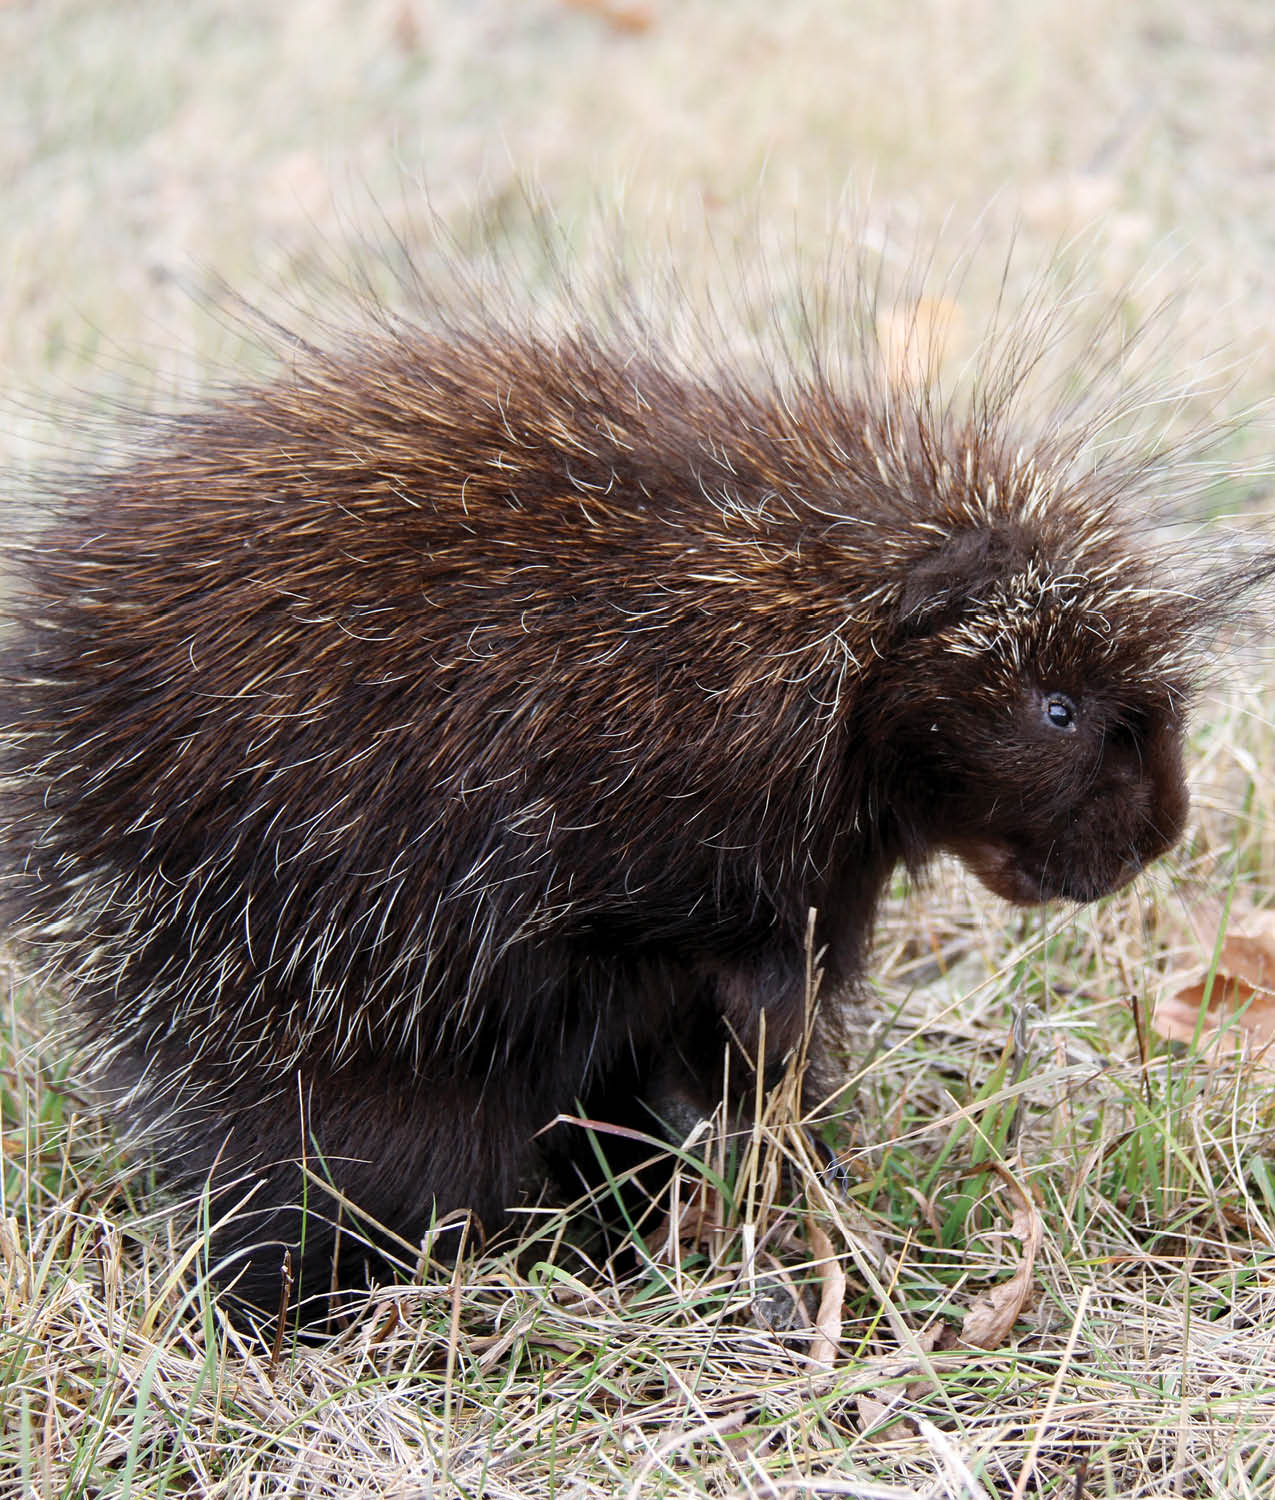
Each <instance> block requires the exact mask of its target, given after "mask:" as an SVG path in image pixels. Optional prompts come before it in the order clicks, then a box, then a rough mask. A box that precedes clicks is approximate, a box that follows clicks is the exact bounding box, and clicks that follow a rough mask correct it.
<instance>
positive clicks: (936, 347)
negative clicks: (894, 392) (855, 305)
mask: <svg viewBox="0 0 1275 1500" xmlns="http://www.w3.org/2000/svg"><path fill="white" fill-rule="evenodd" d="M964 326H965V315H964V314H963V313H962V311H961V309H960V307H959V306H958V305H957V304H956V303H955V302H953V301H952V300H951V298H949V297H918V298H917V299H916V301H915V302H913V303H910V304H908V305H907V306H904V307H897V308H891V309H890V310H889V311H887V312H884V313H882V315H881V316H880V317H879V318H878V319H877V328H876V335H877V344H878V346H879V348H880V350H881V360H882V363H883V364H884V366H885V374H886V379H887V380H888V381H889V382H890V384H891V386H894V387H903V388H904V389H908V388H910V387H914V386H923V385H925V384H927V383H928V382H929V381H930V380H932V379H933V377H934V376H935V375H936V374H937V372H938V371H939V369H940V368H941V367H942V365H943V364H944V363H945V362H946V361H947V360H950V359H951V358H952V357H953V356H954V355H955V354H956V353H958V352H959V349H960V346H961V343H962V339H963V334H964Z"/></svg>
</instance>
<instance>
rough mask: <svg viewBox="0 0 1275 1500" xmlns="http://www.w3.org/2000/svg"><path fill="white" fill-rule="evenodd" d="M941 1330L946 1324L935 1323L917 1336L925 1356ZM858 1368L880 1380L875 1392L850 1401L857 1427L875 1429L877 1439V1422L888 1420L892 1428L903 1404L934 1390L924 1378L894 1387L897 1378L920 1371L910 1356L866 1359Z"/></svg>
mask: <svg viewBox="0 0 1275 1500" xmlns="http://www.w3.org/2000/svg"><path fill="white" fill-rule="evenodd" d="M945 1328H946V1324H941V1323H935V1324H933V1325H932V1326H931V1327H929V1328H927V1329H925V1331H924V1332H922V1333H919V1334H917V1336H916V1342H917V1347H918V1348H919V1349H920V1350H921V1351H922V1352H923V1353H925V1354H929V1353H932V1352H933V1350H934V1349H935V1348H936V1347H937V1346H938V1345H939V1342H940V1340H941V1338H942V1336H943V1333H944V1330H945ZM862 1369H864V1370H867V1369H871V1371H872V1373H874V1374H875V1375H876V1376H877V1378H878V1379H879V1380H880V1381H881V1386H880V1387H879V1388H878V1390H876V1391H860V1392H859V1394H858V1395H857V1396H856V1397H855V1398H854V1403H855V1409H856V1411H857V1412H858V1415H859V1426H860V1428H861V1429H862V1430H863V1431H865V1432H866V1431H867V1429H868V1428H869V1427H876V1428H877V1429H878V1430H877V1434H876V1435H877V1436H878V1437H880V1436H882V1435H883V1434H882V1430H881V1429H880V1427H879V1424H880V1423H883V1422H885V1421H886V1420H887V1419H888V1418H890V1419H892V1420H891V1422H890V1425H893V1423H895V1422H899V1421H902V1420H903V1419H904V1418H905V1417H906V1416H907V1412H906V1411H905V1410H903V1407H904V1403H905V1402H908V1401H917V1400H920V1399H921V1398H922V1397H924V1396H927V1395H931V1394H932V1393H933V1390H934V1382H933V1381H932V1380H931V1379H930V1378H929V1377H928V1376H926V1377H924V1378H922V1379H920V1380H909V1381H908V1382H907V1383H906V1384H895V1382H896V1381H897V1380H898V1378H899V1376H901V1375H911V1374H912V1373H913V1372H914V1371H918V1370H919V1369H920V1365H919V1364H918V1362H917V1360H916V1359H915V1358H914V1357H913V1356H911V1355H900V1356H893V1357H891V1358H888V1359H880V1358H873V1359H867V1360H865V1361H864V1363H863V1366H862ZM887 1382H888V1384H887Z"/></svg>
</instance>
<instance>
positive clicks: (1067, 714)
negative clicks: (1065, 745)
mask: <svg viewBox="0 0 1275 1500" xmlns="http://www.w3.org/2000/svg"><path fill="white" fill-rule="evenodd" d="M1040 708H1041V713H1042V714H1043V716H1044V719H1045V723H1046V724H1048V725H1049V727H1050V728H1051V729H1059V730H1061V731H1062V732H1063V733H1064V734H1074V733H1075V732H1076V705H1075V704H1074V703H1073V702H1072V701H1071V699H1070V698H1069V697H1068V696H1067V695H1066V693H1046V694H1045V695H1044V697H1043V698H1042V699H1041V705H1040Z"/></svg>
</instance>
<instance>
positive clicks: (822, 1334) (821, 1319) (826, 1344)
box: [806, 1223, 846, 1366]
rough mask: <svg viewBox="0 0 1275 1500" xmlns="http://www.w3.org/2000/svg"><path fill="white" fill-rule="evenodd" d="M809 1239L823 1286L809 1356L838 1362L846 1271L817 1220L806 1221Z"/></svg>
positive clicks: (821, 1361) (819, 1362) (820, 1361)
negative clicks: (816, 1222) (821, 1275)
mask: <svg viewBox="0 0 1275 1500" xmlns="http://www.w3.org/2000/svg"><path fill="white" fill-rule="evenodd" d="M806 1239H807V1241H808V1243H809V1245H810V1250H811V1254H812V1255H813V1256H814V1257H815V1264H816V1265H817V1266H818V1267H819V1268H820V1270H821V1271H822V1272H823V1290H822V1291H821V1292H820V1294H819V1311H818V1312H817V1313H816V1314H815V1332H814V1337H813V1338H812V1339H811V1340H810V1358H811V1359H812V1360H814V1362H815V1363H816V1364H817V1365H824V1366H832V1365H834V1364H836V1362H837V1351H838V1349H839V1348H840V1345H841V1322H842V1313H843V1312H844V1310H845V1302H846V1273H845V1270H844V1268H843V1267H842V1264H841V1262H840V1260H838V1259H837V1254H836V1251H835V1250H834V1249H833V1248H832V1241H831V1240H830V1239H829V1238H828V1236H827V1235H826V1234H825V1233H824V1232H823V1230H822V1229H820V1228H819V1226H818V1225H817V1224H813V1223H808V1224H807V1225H806Z"/></svg>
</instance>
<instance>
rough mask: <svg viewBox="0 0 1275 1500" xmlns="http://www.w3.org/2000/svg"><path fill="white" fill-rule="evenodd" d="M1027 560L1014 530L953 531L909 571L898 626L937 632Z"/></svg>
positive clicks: (904, 586)
mask: <svg viewBox="0 0 1275 1500" xmlns="http://www.w3.org/2000/svg"><path fill="white" fill-rule="evenodd" d="M1026 559H1027V549H1026V548H1025V546H1024V544H1023V539H1022V538H1021V536H1019V535H1018V534H1016V533H1015V532H1014V531H1013V530H1012V529H1008V528H1003V527H986V528H981V527H980V528H976V529H970V530H967V531H957V532H954V533H953V534H952V535H951V536H949V537H947V538H945V539H944V540H943V541H942V542H941V543H940V544H939V545H938V546H937V547H935V548H933V549H932V550H931V551H929V552H924V553H922V554H921V555H920V556H919V557H918V558H917V559H916V560H915V561H914V562H913V563H912V565H911V566H910V567H909V568H908V570H907V576H906V578H905V579H904V582H903V588H902V590H901V592H900V594H899V605H898V609H899V622H900V624H902V625H903V626H905V627H906V628H907V629H909V630H913V631H917V632H921V633H924V632H926V631H930V630H935V629H938V628H939V627H940V626H942V625H943V624H945V623H946V622H947V621H949V620H951V619H953V618H954V617H955V616H956V615H958V614H960V612H961V610H962V609H964V608H965V606H966V605H967V604H968V603H969V602H970V600H972V599H974V598H975V597H976V596H977V595H979V594H980V593H982V592H983V591H984V590H985V589H986V588H988V587H989V586H990V585H991V584H992V583H994V582H995V581H996V580H997V579H998V578H1004V577H1005V576H1006V574H1007V573H1013V572H1015V571H1017V569H1018V568H1019V567H1020V566H1021V565H1022V564H1023V563H1024V562H1025V561H1026Z"/></svg>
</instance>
